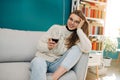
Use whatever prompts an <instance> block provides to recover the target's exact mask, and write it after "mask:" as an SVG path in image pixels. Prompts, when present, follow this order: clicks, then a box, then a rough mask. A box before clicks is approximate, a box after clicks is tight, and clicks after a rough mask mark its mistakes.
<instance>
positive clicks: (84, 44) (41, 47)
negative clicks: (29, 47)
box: [36, 25, 91, 62]
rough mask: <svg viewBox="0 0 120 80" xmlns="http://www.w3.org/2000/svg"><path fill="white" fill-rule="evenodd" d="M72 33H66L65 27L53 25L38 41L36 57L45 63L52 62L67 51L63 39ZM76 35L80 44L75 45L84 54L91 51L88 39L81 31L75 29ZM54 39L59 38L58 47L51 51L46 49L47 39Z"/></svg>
mask: <svg viewBox="0 0 120 80" xmlns="http://www.w3.org/2000/svg"><path fill="white" fill-rule="evenodd" d="M71 33H72V32H70V31H68V30H67V29H66V27H65V26H61V25H53V26H52V27H51V28H50V29H49V30H48V31H47V32H46V34H45V35H43V36H42V38H41V39H40V40H39V43H38V46H37V49H38V51H37V53H36V56H38V57H39V56H40V57H42V58H44V59H45V60H47V61H50V62H52V61H54V60H55V59H57V58H59V57H60V56H61V55H62V54H64V52H65V51H66V50H67V48H66V46H65V39H66V38H67V37H68V36H69V35H70V34H71ZM77 34H78V36H79V39H80V42H78V43H77V45H78V46H79V47H80V49H81V51H82V52H84V53H88V52H89V51H90V50H91V42H90V40H89V39H88V37H87V36H86V35H85V34H84V32H83V31H82V29H80V28H79V29H77ZM51 37H56V38H59V41H58V45H57V47H55V48H54V49H52V50H49V49H48V46H47V41H48V38H51Z"/></svg>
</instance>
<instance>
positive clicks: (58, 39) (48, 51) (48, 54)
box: [31, 10, 91, 80]
mask: <svg viewBox="0 0 120 80" xmlns="http://www.w3.org/2000/svg"><path fill="white" fill-rule="evenodd" d="M88 34H89V33H88V22H87V20H86V18H85V16H84V15H83V13H82V12H81V11H80V10H76V11H74V12H72V13H71V14H70V16H69V19H68V21H67V25H66V26H61V25H53V26H52V27H51V28H50V29H49V30H48V31H47V33H46V34H45V35H44V36H43V38H41V39H40V41H39V43H38V46H37V49H38V51H37V53H36V57H35V58H34V59H33V60H32V61H31V80H47V79H46V73H47V72H51V73H53V75H52V76H51V77H50V78H51V80H58V79H59V78H60V77H61V76H62V75H63V74H64V73H66V72H67V71H69V70H70V69H71V68H72V67H73V66H74V65H75V64H76V63H77V62H78V60H79V58H80V56H81V54H82V53H88V52H89V51H90V50H91V42H90V40H89V39H88Z"/></svg>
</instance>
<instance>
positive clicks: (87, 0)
mask: <svg viewBox="0 0 120 80" xmlns="http://www.w3.org/2000/svg"><path fill="white" fill-rule="evenodd" d="M82 1H84V2H90V3H95V4H99V5H106V2H100V1H93V0H82Z"/></svg>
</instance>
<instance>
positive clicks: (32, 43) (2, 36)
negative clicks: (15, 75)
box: [0, 28, 45, 62]
mask: <svg viewBox="0 0 120 80" xmlns="http://www.w3.org/2000/svg"><path fill="white" fill-rule="evenodd" d="M43 34H45V32H41V31H23V30H13V29H3V28H0V62H8V61H31V59H32V58H34V56H35V52H36V46H37V42H38V40H39V39H40V38H41V36H42V35H43Z"/></svg>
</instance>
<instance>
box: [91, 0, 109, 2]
mask: <svg viewBox="0 0 120 80" xmlns="http://www.w3.org/2000/svg"><path fill="white" fill-rule="evenodd" d="M93 1H99V2H106V1H107V0H93Z"/></svg>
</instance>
